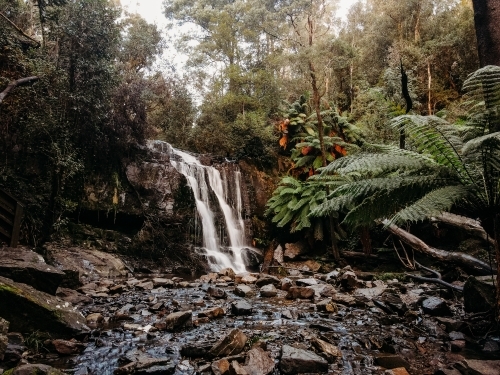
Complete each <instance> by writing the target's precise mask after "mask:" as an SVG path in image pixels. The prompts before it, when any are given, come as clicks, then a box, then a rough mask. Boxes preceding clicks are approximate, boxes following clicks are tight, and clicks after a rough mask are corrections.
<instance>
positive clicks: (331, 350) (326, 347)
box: [311, 337, 342, 363]
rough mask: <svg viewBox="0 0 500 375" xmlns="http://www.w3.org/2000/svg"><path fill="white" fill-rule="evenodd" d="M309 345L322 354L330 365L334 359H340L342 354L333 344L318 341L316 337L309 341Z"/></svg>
mask: <svg viewBox="0 0 500 375" xmlns="http://www.w3.org/2000/svg"><path fill="white" fill-rule="evenodd" d="M311 344H313V346H314V347H315V348H316V349H317V350H318V351H319V352H320V353H322V354H323V355H324V356H325V358H326V359H327V360H328V362H330V363H332V362H334V361H335V359H336V358H338V357H342V352H341V351H340V350H339V348H338V347H336V346H335V345H333V344H330V343H329V342H326V341H324V340H321V339H318V338H317V337H315V338H313V339H312V340H311Z"/></svg>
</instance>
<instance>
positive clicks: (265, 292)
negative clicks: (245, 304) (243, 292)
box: [260, 284, 278, 297]
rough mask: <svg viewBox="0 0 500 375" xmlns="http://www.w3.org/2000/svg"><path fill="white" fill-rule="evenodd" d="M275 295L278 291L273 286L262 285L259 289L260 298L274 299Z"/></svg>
mask: <svg viewBox="0 0 500 375" xmlns="http://www.w3.org/2000/svg"><path fill="white" fill-rule="evenodd" d="M277 294H278V291H277V290H276V288H275V286H274V285H273V284H268V285H264V286H263V287H262V288H260V295H261V297H275V296H276V295H277Z"/></svg>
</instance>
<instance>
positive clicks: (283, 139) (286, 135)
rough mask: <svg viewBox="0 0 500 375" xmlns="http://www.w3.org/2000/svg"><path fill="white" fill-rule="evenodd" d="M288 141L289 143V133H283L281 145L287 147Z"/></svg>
mask: <svg viewBox="0 0 500 375" xmlns="http://www.w3.org/2000/svg"><path fill="white" fill-rule="evenodd" d="M287 143H288V134H283V137H281V139H280V146H281V147H283V148H286V145H287Z"/></svg>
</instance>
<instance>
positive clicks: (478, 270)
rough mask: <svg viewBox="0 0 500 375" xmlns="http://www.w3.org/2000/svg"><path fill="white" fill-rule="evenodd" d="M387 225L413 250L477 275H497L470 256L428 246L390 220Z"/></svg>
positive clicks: (485, 264)
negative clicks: (462, 267)
mask: <svg viewBox="0 0 500 375" xmlns="http://www.w3.org/2000/svg"><path fill="white" fill-rule="evenodd" d="M381 223H382V224H384V225H385V229H387V230H388V231H389V232H390V233H392V234H393V235H395V236H397V237H398V238H399V239H401V241H403V242H404V243H406V244H407V245H409V246H410V247H411V248H412V249H413V250H415V251H417V252H419V253H421V254H425V255H427V256H430V257H432V258H434V259H437V260H439V261H441V262H452V263H458V264H460V265H462V266H464V267H466V268H467V269H468V270H469V271H470V272H471V273H474V274H477V275H491V274H494V273H496V271H495V270H493V269H492V268H491V267H490V266H489V265H488V264H487V263H485V262H483V261H482V260H479V259H477V258H474V257H472V256H470V255H468V254H463V253H458V252H454V251H445V250H441V249H436V248H434V247H431V246H429V245H427V244H426V243H425V242H424V241H422V240H421V239H420V238H418V237H416V236H414V235H413V234H411V233H409V232H407V231H405V230H404V229H401V228H400V227H398V226H397V225H394V224H390V223H389V220H387V219H386V220H383V221H382V222H381Z"/></svg>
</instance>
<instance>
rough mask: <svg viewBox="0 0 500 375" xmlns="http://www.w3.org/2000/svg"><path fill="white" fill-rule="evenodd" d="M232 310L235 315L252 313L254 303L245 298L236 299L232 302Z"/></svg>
mask: <svg viewBox="0 0 500 375" xmlns="http://www.w3.org/2000/svg"><path fill="white" fill-rule="evenodd" d="M231 312H232V313H233V314H234V315H238V316H240V315H250V314H252V305H250V304H249V303H248V302H247V301H245V300H239V301H235V302H233V303H232V304H231Z"/></svg>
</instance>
